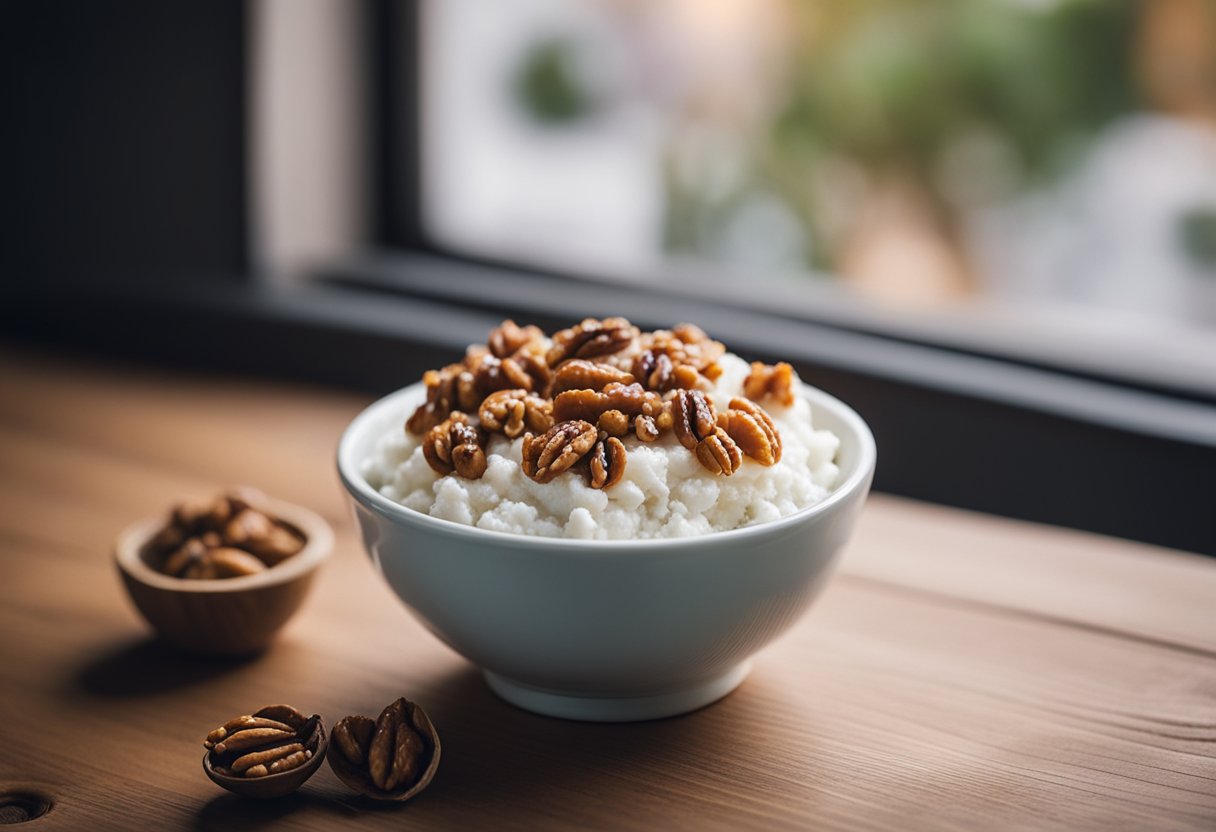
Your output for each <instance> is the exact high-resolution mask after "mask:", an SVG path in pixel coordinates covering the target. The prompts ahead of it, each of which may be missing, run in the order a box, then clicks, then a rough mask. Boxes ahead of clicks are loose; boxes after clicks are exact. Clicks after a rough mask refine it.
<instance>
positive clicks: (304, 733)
mask: <svg viewBox="0 0 1216 832" xmlns="http://www.w3.org/2000/svg"><path fill="white" fill-rule="evenodd" d="M203 747H204V748H206V749H207V750H208V754H207V762H208V765H209V766H210V767H211V770H212V771H213V772H215V773H216V774H218V775H220V776H222V777H239V778H250V779H251V778H258V777H267V776H269V775H272V774H283V773H285V772H288V771H292V770H294V769H297V768H300V767H301V766H303V765H305V764H306V763H308V762H309V761H310V760H312V759H313V757H315V756H316V755H318V754H324V753H325V748H326V744H325V725H324V723H323V722H322V720H321V717H320V716H319V715H317V714H313V715H312V716H311V717H305V716H304V714H302V713H300V712H299V711H297V710H296V709H295V708H293V707H291V706H290V705H268V706H267V707H265V708H262V709H260V710H257V711H254V712H253V713H252V714H247V715H244V716H238V717H236V718H235V719H231V720H229V721H228V722H226V723H224V724H223V725H221V726H220V727H219V728H216V729H215V730H214V731H212V732H211V733H209V734H207V737H206V739H204V740H203ZM318 762H319V761H318ZM301 782H303V781H301ZM296 785H299V784H296Z"/></svg>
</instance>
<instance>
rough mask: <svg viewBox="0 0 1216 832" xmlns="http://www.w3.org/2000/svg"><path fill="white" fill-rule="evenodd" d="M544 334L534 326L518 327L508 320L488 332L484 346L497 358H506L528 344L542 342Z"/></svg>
mask: <svg viewBox="0 0 1216 832" xmlns="http://www.w3.org/2000/svg"><path fill="white" fill-rule="evenodd" d="M544 339H545V333H543V332H541V331H540V327H536V326H520V325H519V324H517V323H515V321H513V320H511V319H510V318H508V319H507V320H505V321H503V322H502V323H501V324H499V325H498V326H496V327H495V328H494V329H492V330H491V331H490V336H489V337H488V338H486V346H487V347H489V348H490V352H491V353H493V354H494V355H495V356H496V357H498V358H506V357H508V356H511V355H514V354H515V353H517V352H519V350H521V349H523V348H524V347H526V346H528V345H529V344H536V343H540V342H542V341H544Z"/></svg>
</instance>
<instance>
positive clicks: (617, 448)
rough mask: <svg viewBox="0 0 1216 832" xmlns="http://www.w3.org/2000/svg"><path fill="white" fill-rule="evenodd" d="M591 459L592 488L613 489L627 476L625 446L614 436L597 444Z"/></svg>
mask: <svg viewBox="0 0 1216 832" xmlns="http://www.w3.org/2000/svg"><path fill="white" fill-rule="evenodd" d="M590 458H591V464H590V473H591V477H590V485H591V487H592V488H611V487H612V486H614V485H616V484H617V483H618V482H620V481H621V477H623V476H624V475H625V445H624V444H623V443H622V442H621V440H619V439H617V438H616V437H614V436H606V437H604V438H602V439H600V440H599V441H598V442H596V443H595V446H594V447H593V448H592V449H591V454H590Z"/></svg>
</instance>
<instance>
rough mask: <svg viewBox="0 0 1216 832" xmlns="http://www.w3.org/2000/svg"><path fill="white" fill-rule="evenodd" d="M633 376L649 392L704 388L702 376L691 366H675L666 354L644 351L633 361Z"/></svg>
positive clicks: (651, 350) (650, 350)
mask: <svg viewBox="0 0 1216 832" xmlns="http://www.w3.org/2000/svg"><path fill="white" fill-rule="evenodd" d="M633 375H634V376H635V377H636V378H637V379H638V381H639V382H641V384H642V386H643V387H645V388H646V389H647V390H655V391H657V392H659V393H666V392H667V391H668V390H677V389H681V388H694V387H700V386H702V384H703V382H702V376H701V373H700V372H698V370H697V368H696V367H694V366H693V365H691V364H675V363H673V362H672V360H671V357H670V356H668V355H667V353H665V352H657V353H656V352H655V351H654V350H653V349H649V350H642V352H640V353H638V354H637V356H636V357H635V358H634V359H633Z"/></svg>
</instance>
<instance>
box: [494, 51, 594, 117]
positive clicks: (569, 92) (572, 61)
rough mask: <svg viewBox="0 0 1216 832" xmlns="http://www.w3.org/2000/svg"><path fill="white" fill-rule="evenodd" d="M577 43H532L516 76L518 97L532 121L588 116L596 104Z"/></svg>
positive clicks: (517, 100)
mask: <svg viewBox="0 0 1216 832" xmlns="http://www.w3.org/2000/svg"><path fill="white" fill-rule="evenodd" d="M576 58H577V51H576V46H575V44H573V43H571V42H569V41H567V40H564V39H556V38H555V39H548V40H541V41H539V42H537V43H535V44H533V45H532V46H531V48H529V49H528V51H527V53H526V54H525V56H524V59H523V61H522V63H521V64H520V66H519V69H518V71H517V72H516V74H515V78H514V83H513V86H514V92H515V100H516V102H517V103H518V105H519V107H520V109H521V110H522V111H523V112H524V113H525V114H526V115H527V116H528V117H529V118H531V119H532V120H534V121H536V122H538V123H540V124H542V125H547V126H556V125H560V124H566V123H570V122H574V121H578V120H579V119H581V118H583V117H584V116H586V115H587V114H588V113H590V112H591V110H592V109H593V106H594V102H593V101H592V96H591V93H590V91H589V90H588V89H587V86H586V83H585V79H584V78H582V77H581V75H580V74H579V72H578V70H577V65H576Z"/></svg>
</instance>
